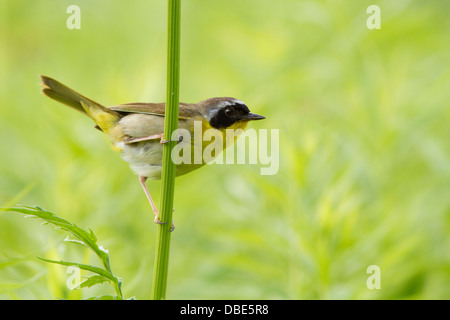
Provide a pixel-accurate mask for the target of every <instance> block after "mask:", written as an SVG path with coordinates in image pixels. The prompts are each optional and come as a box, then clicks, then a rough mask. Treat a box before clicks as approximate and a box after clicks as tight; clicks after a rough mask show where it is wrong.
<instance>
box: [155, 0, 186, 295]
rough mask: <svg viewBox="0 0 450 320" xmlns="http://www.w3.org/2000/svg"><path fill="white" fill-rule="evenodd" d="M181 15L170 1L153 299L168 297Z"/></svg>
mask: <svg viewBox="0 0 450 320" xmlns="http://www.w3.org/2000/svg"><path fill="white" fill-rule="evenodd" d="M180 16H181V0H168V23H167V27H168V33H167V96H166V110H165V123H164V139H165V140H166V141H169V142H168V143H165V144H164V147H163V162H162V172H161V210H160V213H159V214H160V216H159V217H160V220H161V221H163V222H167V223H166V224H159V225H158V227H157V233H156V250H155V265H154V269H153V284H152V293H151V299H153V300H163V299H165V298H166V287H167V272H168V268H169V249H170V236H171V232H170V228H171V224H172V210H173V199H174V191H175V164H174V163H173V162H172V159H171V153H172V149H173V147H174V146H175V144H176V142H175V141H170V140H171V137H172V133H173V132H174V131H175V130H176V129H177V127H178V104H179V84H180Z"/></svg>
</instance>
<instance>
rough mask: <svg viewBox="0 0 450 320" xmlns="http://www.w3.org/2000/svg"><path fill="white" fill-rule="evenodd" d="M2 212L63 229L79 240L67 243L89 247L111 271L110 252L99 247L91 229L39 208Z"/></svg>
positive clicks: (13, 209)
mask: <svg viewBox="0 0 450 320" xmlns="http://www.w3.org/2000/svg"><path fill="white" fill-rule="evenodd" d="M1 210H5V211H14V212H19V213H23V214H27V215H29V216H31V217H38V218H40V219H42V220H44V222H46V223H50V224H53V225H54V226H56V227H58V228H60V229H63V230H65V231H68V232H70V233H71V234H72V235H73V236H75V238H77V239H78V240H73V239H69V240H67V239H66V241H68V242H76V243H78V244H81V243H83V244H84V245H86V246H87V247H89V248H90V249H91V250H92V251H94V253H95V254H96V255H97V256H98V257H99V259H100V260H101V262H102V263H103V265H104V267H105V269H106V270H108V271H111V267H110V264H109V256H108V251H107V250H105V249H104V248H103V247H101V246H98V245H97V237H96V236H95V234H94V232H93V231H92V230H91V229H89V231H86V230H84V229H82V228H80V227H78V226H77V225H76V224H74V223H71V222H70V221H67V220H65V219H63V218H61V217H58V216H57V215H55V214H54V213H52V212H50V211H47V210H44V209H42V208H40V207H38V206H34V207H31V206H21V207H12V208H1Z"/></svg>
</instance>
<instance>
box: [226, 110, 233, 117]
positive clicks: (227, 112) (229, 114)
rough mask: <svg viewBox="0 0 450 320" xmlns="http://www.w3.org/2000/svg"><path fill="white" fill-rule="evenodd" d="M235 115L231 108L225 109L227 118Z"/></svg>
mask: <svg viewBox="0 0 450 320" xmlns="http://www.w3.org/2000/svg"><path fill="white" fill-rule="evenodd" d="M233 114H234V109H231V108H227V109H225V115H226V116H227V117H230V116H232V115H233Z"/></svg>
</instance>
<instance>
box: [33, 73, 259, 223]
mask: <svg viewBox="0 0 450 320" xmlns="http://www.w3.org/2000/svg"><path fill="white" fill-rule="evenodd" d="M41 79H42V85H43V89H42V92H43V93H44V94H45V95H46V96H48V97H50V98H52V99H54V100H56V101H59V102H61V103H63V104H66V105H68V106H69V107H72V108H74V109H75V110H77V111H80V112H81V113H83V114H85V115H87V116H88V117H89V118H91V119H92V120H94V122H95V123H96V128H97V129H99V130H100V131H103V132H104V133H106V135H108V137H109V138H110V139H111V141H112V143H113V145H114V149H116V150H117V151H120V152H121V153H122V158H123V159H124V160H125V161H127V162H128V163H129V165H130V167H131V169H133V170H134V171H135V172H136V173H137V174H138V175H139V182H140V184H141V186H142V188H143V189H144V192H145V194H146V196H147V198H148V200H149V202H150V205H151V206H152V209H153V213H154V214H155V220H154V221H155V223H165V222H161V221H160V220H159V213H158V210H157V208H156V206H155V203H154V202H153V200H152V197H151V196H150V192H149V191H148V189H147V186H146V184H145V182H146V180H147V178H148V179H155V180H157V179H161V168H162V154H163V145H162V144H163V143H165V142H167V141H165V140H164V138H163V134H164V114H165V104H164V103H126V104H120V105H116V106H111V107H104V106H102V105H100V104H99V103H97V102H94V101H92V100H91V99H88V98H86V97H85V96H82V95H81V94H79V93H77V92H75V91H74V90H72V89H70V88H68V87H67V86H65V85H63V84H62V83H60V82H58V81H56V80H54V79H52V78H49V77H46V76H41ZM260 119H265V118H264V117H263V116H260V115H257V114H254V113H251V112H250V111H249V109H248V107H247V106H246V105H245V104H244V103H243V102H242V101H240V100H237V99H234V98H230V97H220V98H211V99H207V100H203V101H201V102H198V103H180V104H179V116H178V128H179V129H185V130H187V131H188V132H189V133H191V134H194V124H195V122H196V121H200V122H201V128H202V133H204V132H205V131H206V130H208V129H213V130H217V132H220V135H221V137H222V138H223V146H224V148H226V147H227V146H229V145H230V144H232V143H234V141H235V138H233V141H227V139H226V137H225V132H226V129H235V130H236V129H242V130H244V129H245V128H246V127H247V123H248V122H249V121H250V120H260ZM178 143H189V144H190V148H192V149H195V148H196V147H197V148H200V149H201V151H203V150H204V149H205V146H206V144H205V143H204V141H203V142H201V143H200V145H199V144H198V143H197V144H196V143H195V142H194V141H192V140H191V141H186V142H184V141H182V140H179V141H178ZM194 153H195V152H192V153H191V154H194ZM215 156H217V154H216V155H215ZM204 164H206V162H205V161H203V160H202V161H201V162H200V163H198V162H197V163H194V162H190V163H180V164H177V166H176V176H180V175H183V174H186V173H188V172H190V171H192V170H195V169H198V168H200V167H202V166H203V165H204ZM173 229H174V225H173V223H172V230H173ZM172 230H171V231H172Z"/></svg>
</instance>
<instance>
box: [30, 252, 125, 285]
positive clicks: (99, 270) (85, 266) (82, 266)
mask: <svg viewBox="0 0 450 320" xmlns="http://www.w3.org/2000/svg"><path fill="white" fill-rule="evenodd" d="M37 258H38V259H40V260H42V261H45V262H50V263H56V264H60V265H63V266H68V267H71V266H76V267H78V268H80V269H82V270H86V271H90V272H93V273H96V274H98V275H100V276H103V277H105V278H107V279H109V280H111V281H113V282H114V283H118V282H119V279H118V278H116V277H115V276H113V275H112V273H110V272H109V271H106V270H103V269H102V268H99V267H96V266H91V265H89V264H82V263H76V262H68V261H57V260H50V259H46V258H42V257H37Z"/></svg>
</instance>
